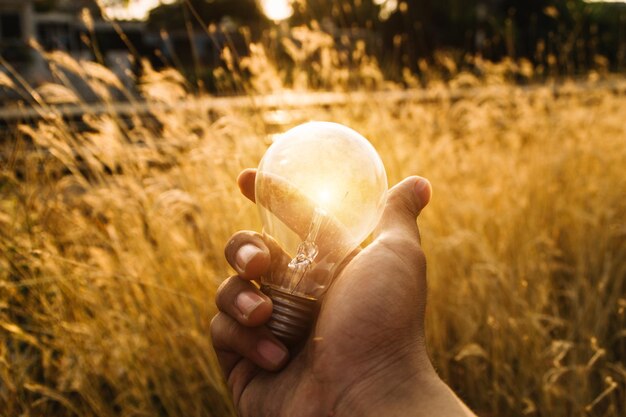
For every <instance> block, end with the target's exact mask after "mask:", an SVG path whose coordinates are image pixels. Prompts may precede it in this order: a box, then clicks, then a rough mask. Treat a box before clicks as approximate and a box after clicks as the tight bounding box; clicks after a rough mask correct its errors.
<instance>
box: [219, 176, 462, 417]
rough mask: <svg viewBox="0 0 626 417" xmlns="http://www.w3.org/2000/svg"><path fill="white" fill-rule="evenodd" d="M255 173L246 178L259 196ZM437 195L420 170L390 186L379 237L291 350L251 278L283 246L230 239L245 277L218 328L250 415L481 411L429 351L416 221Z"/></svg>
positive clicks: (222, 304) (229, 253)
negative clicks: (451, 384)
mask: <svg viewBox="0 0 626 417" xmlns="http://www.w3.org/2000/svg"><path fill="white" fill-rule="evenodd" d="M255 175H256V171H254V170H246V171H244V172H243V173H242V174H241V175H240V177H239V180H238V182H239V186H240V189H241V191H242V193H243V194H244V195H245V196H246V197H248V198H249V199H251V200H252V201H254V179H255ZM430 195H431V188H430V184H429V182H428V181H427V180H425V179H422V178H419V177H410V178H407V179H405V180H404V181H402V182H401V183H399V184H398V185H396V186H395V187H394V188H392V189H391V190H390V191H389V195H388V200H387V205H386V207H385V211H384V214H383V217H382V219H381V221H380V224H379V226H378V228H377V232H376V234H375V240H374V241H373V243H372V244H370V245H369V246H368V247H367V248H366V249H364V250H362V251H361V252H359V253H358V254H356V256H355V257H354V258H353V259H352V260H351V261H350V262H349V263H348V264H347V265H346V266H345V268H344V269H343V270H342V271H341V273H340V274H339V276H337V277H336V278H335V281H334V282H333V284H332V285H331V286H330V288H329V290H328V292H327V293H326V294H325V296H324V297H323V298H322V300H321V305H320V312H319V315H318V318H317V322H316V324H315V327H314V328H313V329H312V331H311V335H310V336H309V338H308V340H307V341H306V342H305V343H304V345H303V346H302V348H301V349H300V350H298V351H297V352H292V354H291V356H290V353H289V351H288V350H287V349H286V348H285V346H283V345H282V344H281V343H280V342H279V341H278V340H277V339H276V338H275V337H274V336H273V335H272V333H271V332H270V331H269V329H267V328H266V327H265V326H264V323H266V322H267V321H268V320H269V318H270V316H271V313H272V303H271V301H270V300H269V298H267V296H265V295H264V294H262V293H261V292H260V291H259V290H258V289H257V287H256V286H255V285H254V284H253V283H252V282H251V280H257V279H259V278H260V276H261V275H263V274H264V273H265V272H266V271H268V270H269V269H270V268H272V263H273V262H277V260H278V259H280V258H281V256H283V255H282V252H281V251H280V250H279V249H278V248H277V247H276V246H275V245H274V244H272V242H268V241H266V240H264V239H263V237H262V236H261V235H259V234H257V233H253V232H239V233H237V234H235V235H234V236H233V237H232V238H231V240H230V242H229V243H228V244H227V246H226V258H227V260H228V262H229V263H230V264H231V265H232V266H233V268H235V270H236V271H237V273H238V275H237V276H234V277H231V278H229V279H227V280H226V281H224V283H223V284H222V286H221V287H220V288H219V289H218V292H217V296H216V302H217V306H218V308H219V310H220V313H218V314H217V315H216V316H215V318H214V319H213V321H212V323H211V334H212V339H213V345H214V348H215V351H216V353H217V356H218V359H219V361H220V365H221V366H222V369H223V371H224V375H225V376H226V379H227V381H228V384H229V387H230V389H231V391H232V394H233V401H234V403H235V406H236V407H237V409H238V410H239V413H240V415H241V416H242V417H257V416H267V417H281V416H284V417H319V416H335V417H341V416H378V415H384V416H390V417H391V416H422V415H424V416H426V415H428V416H446V417H454V416H471V415H473V414H472V413H471V412H470V411H469V410H468V409H467V407H465V405H464V404H463V403H462V402H461V401H460V400H458V399H457V398H456V396H454V394H453V393H452V392H451V391H450V389H449V388H448V387H447V386H446V385H445V384H444V383H443V382H442V381H441V380H440V379H439V377H438V376H437V375H436V373H435V371H434V369H433V367H432V365H431V362H430V360H429V358H428V356H427V353H426V346H425V341H424V313H425V306H426V261H425V257H424V253H423V251H422V249H421V246H420V237H419V231H418V228H417V225H416V221H415V220H416V217H417V216H418V215H419V213H420V212H421V210H422V209H423V208H424V207H425V206H426V204H428V202H429V200H430ZM280 261H281V262H282V261H283V260H280Z"/></svg>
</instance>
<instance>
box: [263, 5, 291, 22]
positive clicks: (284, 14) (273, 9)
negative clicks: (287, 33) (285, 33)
mask: <svg viewBox="0 0 626 417" xmlns="http://www.w3.org/2000/svg"><path fill="white" fill-rule="evenodd" d="M259 3H260V4H261V10H262V11H263V14H265V16H267V18H268V19H270V20H273V21H275V22H278V21H281V20H285V19H289V18H290V17H291V15H293V7H292V6H291V0H259Z"/></svg>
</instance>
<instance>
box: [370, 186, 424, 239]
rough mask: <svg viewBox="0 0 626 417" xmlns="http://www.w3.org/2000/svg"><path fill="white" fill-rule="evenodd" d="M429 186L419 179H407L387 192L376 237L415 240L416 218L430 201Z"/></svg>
mask: <svg viewBox="0 0 626 417" xmlns="http://www.w3.org/2000/svg"><path fill="white" fill-rule="evenodd" d="M431 193H432V191H431V185H430V182H428V180H426V179H425V178H421V177H409V178H406V179H405V180H404V181H402V182H400V183H399V184H397V185H396V186H394V187H393V188H392V189H391V190H389V195H388V197H387V204H386V206H385V210H384V212H383V215H382V218H381V220H380V222H379V224H378V227H377V230H376V235H380V236H383V235H385V234H387V235H394V236H396V237H402V238H405V239H406V238H413V239H417V241H418V243H419V231H418V229H417V223H416V221H415V220H416V218H417V216H418V215H419V214H420V212H421V211H422V209H423V208H424V207H426V205H427V204H428V202H429V201H430V196H431Z"/></svg>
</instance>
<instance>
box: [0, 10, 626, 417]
mask: <svg viewBox="0 0 626 417" xmlns="http://www.w3.org/2000/svg"><path fill="white" fill-rule="evenodd" d="M625 70H626V2H623V1H591V0H587V1H583V0H529V1H517V0H473V1H460V0H439V1H434V0H350V1H330V0H256V1H255V0H168V1H165V0H161V1H158V0H126V1H124V0H119V1H117V0H99V1H95V0H72V1H71V0H0V416H1V417H14V416H97V417H105V416H106V417H109V416H111V417H112V416H212V417H223V416H234V415H235V410H233V408H232V405H231V402H230V398H229V394H228V390H227V389H226V388H225V386H224V383H223V379H222V376H221V373H220V371H219V368H218V366H217V364H216V360H215V357H214V354H213V351H212V348H211V344H210V340H209V335H208V334H209V330H208V329H209V323H210V319H211V317H212V316H213V315H214V314H215V306H214V302H213V297H214V294H215V291H216V289H217V287H218V286H219V284H220V283H221V282H222V280H223V279H225V278H226V277H228V276H229V275H231V274H232V273H233V272H232V270H230V269H229V268H228V265H227V264H226V262H225V260H224V259H223V256H222V254H223V247H224V244H225V243H226V242H227V240H228V238H229V237H230V235H231V234H232V233H234V232H235V231H237V230H240V229H252V230H260V224H259V221H258V214H257V212H256V209H255V207H254V206H253V205H252V204H251V203H250V202H247V201H245V199H244V198H243V197H242V196H240V195H239V193H238V191H237V187H236V185H235V179H236V177H237V175H238V173H239V172H240V171H241V170H242V169H244V168H247V167H255V166H257V165H258V163H259V160H260V158H261V156H262V155H263V152H264V151H265V149H267V147H268V146H269V145H270V144H271V143H272V140H273V138H274V137H275V135H277V134H280V132H283V131H285V130H287V129H289V128H290V127H293V126H295V125H297V124H299V123H302V122H305V121H310V120H328V121H335V122H339V123H344V124H346V125H348V126H350V127H352V128H354V129H356V130H357V131H359V132H360V133H362V134H363V135H364V136H366V137H367V138H368V139H369V140H370V141H371V142H372V143H373V144H374V146H375V147H376V149H377V150H378V151H379V153H380V155H381V158H382V159H383V161H384V163H385V166H386V169H387V173H388V177H389V180H390V184H391V185H392V184H393V183H395V182H397V181H400V180H401V179H402V178H404V177H405V176H408V175H415V174H418V175H422V176H425V177H427V178H429V179H430V180H431V182H432V184H433V188H434V195H433V200H432V202H431V204H430V205H429V207H428V208H427V209H426V210H424V212H423V213H422V215H421V216H420V219H419V225H420V228H421V233H422V236H423V244H424V249H425V251H426V255H427V258H428V262H429V285H430V288H429V307H428V308H429V311H428V317H427V321H428V323H427V324H428V326H427V338H428V345H429V350H430V355H431V357H432V360H433V362H434V364H435V366H436V368H437V370H438V372H439V374H440V375H441V377H442V378H443V379H444V380H445V381H446V382H447V383H448V384H450V386H451V387H452V388H453V389H454V390H455V391H456V392H457V393H458V394H459V395H460V396H461V398H463V400H465V401H466V402H467V403H468V404H469V406H470V407H471V408H472V409H474V410H476V412H477V413H478V415H480V416H484V417H492V416H502V415H505V416H520V417H521V416H535V417H539V416H550V417H570V416H580V417H583V416H584V417H587V416H594V417H595V416H598V417H600V416H602V417H623V416H624V415H625V413H626V163H625V162H626V123H624V108H626V77H625V76H624V71H625Z"/></svg>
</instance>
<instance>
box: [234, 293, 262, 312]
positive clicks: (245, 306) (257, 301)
mask: <svg viewBox="0 0 626 417" xmlns="http://www.w3.org/2000/svg"><path fill="white" fill-rule="evenodd" d="M264 301H265V300H264V299H263V298H262V297H261V296H260V295H258V294H255V293H253V292H249V291H245V292H242V293H239V295H237V298H236V299H235V305H236V306H237V308H238V309H239V311H240V312H241V315H242V316H244V318H248V317H249V316H250V314H252V312H253V311H254V310H256V308H257V307H258V306H259V305H261V304H262V303H263V302H264Z"/></svg>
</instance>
